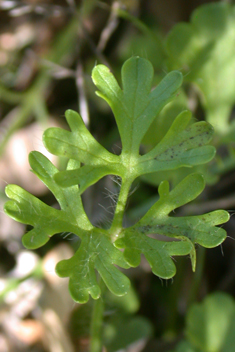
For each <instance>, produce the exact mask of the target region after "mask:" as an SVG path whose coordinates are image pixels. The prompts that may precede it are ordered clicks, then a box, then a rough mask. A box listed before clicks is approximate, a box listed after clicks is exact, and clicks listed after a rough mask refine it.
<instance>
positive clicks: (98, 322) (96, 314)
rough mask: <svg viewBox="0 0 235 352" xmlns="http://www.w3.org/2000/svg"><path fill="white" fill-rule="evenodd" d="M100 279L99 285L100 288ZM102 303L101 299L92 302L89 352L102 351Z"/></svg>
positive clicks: (100, 280)
mask: <svg viewBox="0 0 235 352" xmlns="http://www.w3.org/2000/svg"><path fill="white" fill-rule="evenodd" d="M102 282H103V281H102V279H101V278H99V283H100V285H101V286H102ZM103 312H104V302H103V298H102V297H100V298H99V299H97V300H95V301H94V304H93V312H92V317H91V327H90V350H89V351H90V352H101V351H102V336H101V335H102V325H103Z"/></svg>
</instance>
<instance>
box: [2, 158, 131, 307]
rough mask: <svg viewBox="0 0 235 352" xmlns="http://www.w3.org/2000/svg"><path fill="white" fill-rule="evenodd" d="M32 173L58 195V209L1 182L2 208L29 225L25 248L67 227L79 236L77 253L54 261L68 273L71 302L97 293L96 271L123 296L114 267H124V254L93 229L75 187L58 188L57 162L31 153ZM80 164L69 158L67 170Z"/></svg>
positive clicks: (124, 281) (123, 282)
mask: <svg viewBox="0 0 235 352" xmlns="http://www.w3.org/2000/svg"><path fill="white" fill-rule="evenodd" d="M29 161H30V165H31V167H32V169H33V172H34V173H35V174H36V175H37V176H38V177H39V178H40V179H41V180H42V181H43V182H44V183H45V184H46V185H47V187H48V188H49V189H50V190H51V191H52V193H53V194H54V195H55V197H56V199H57V200H58V202H59V204H60V207H61V210H58V209H54V208H52V207H49V206H48V205H46V204H44V203H43V202H42V201H40V200H39V199H37V198H36V197H34V196H33V195H31V194H30V193H28V192H26V191H25V190H23V189H22V188H21V187H19V186H16V185H8V186H7V187H6V194H7V196H8V197H9V198H10V199H12V200H10V201H8V202H7V203H6V204H5V208H4V210H5V212H6V213H7V214H8V215H9V216H11V217H12V218H13V219H15V220H16V221H19V222H22V223H24V224H28V225H31V226H33V227H34V228H33V229H32V230H31V231H29V232H28V233H26V234H25V235H24V236H23V240H22V241H23V244H24V246H25V247H26V248H29V249H35V248H39V247H41V246H42V245H44V244H45V243H46V242H48V240H49V239H50V237H51V236H53V235H54V234H56V233H61V232H71V233H74V234H76V235H77V236H79V237H80V238H81V239H82V241H81V245H80V247H79V249H78V251H77V252H76V254H75V255H74V256H73V257H72V258H71V259H69V260H64V261H62V262H60V263H59V264H58V265H57V272H58V274H59V275H60V276H63V277H64V276H70V291H71V295H72V297H73V298H74V300H75V301H77V302H80V303H84V302H86V301H87V300H88V298H89V294H91V296H92V297H93V298H94V299H97V298H99V295H100V288H99V285H98V283H97V280H96V273H95V270H97V271H98V272H99V273H100V275H101V277H102V278H103V280H104V282H105V283H106V284H107V286H108V287H109V289H110V290H111V291H112V292H113V293H115V294H117V295H124V294H125V293H126V292H127V289H128V287H129V280H128V279H127V277H126V276H125V275H124V274H122V273H121V272H120V271H119V270H118V269H117V268H116V267H115V266H114V264H115V265H119V266H121V267H123V268H127V267H128V265H127V263H126V262H125V261H124V259H123V254H122V252H121V251H118V250H117V249H116V248H115V247H114V246H113V245H112V243H111V240H110V238H108V237H107V235H106V234H105V233H102V232H101V230H100V232H97V231H96V229H95V228H94V227H93V226H92V225H91V223H90V221H89V220H88V218H87V216H86V213H85V211H84V209H83V205H82V201H81V197H80V195H79V189H78V186H72V187H69V188H64V189H63V188H61V187H60V186H58V184H57V183H56V182H55V180H54V175H55V174H56V173H58V170H57V169H56V167H55V166H54V165H53V164H52V163H51V162H50V161H49V160H48V159H47V158H46V157H45V156H44V155H42V154H41V153H39V152H32V153H31V154H30V156H29ZM77 167H79V163H78V162H77V161H75V160H70V162H69V163H68V167H67V169H68V170H70V171H71V170H73V168H77Z"/></svg>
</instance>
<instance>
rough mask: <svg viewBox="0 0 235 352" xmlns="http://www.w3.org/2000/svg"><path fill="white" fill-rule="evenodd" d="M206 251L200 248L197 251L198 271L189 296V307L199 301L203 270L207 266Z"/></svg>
mask: <svg viewBox="0 0 235 352" xmlns="http://www.w3.org/2000/svg"><path fill="white" fill-rule="evenodd" d="M205 258H206V249H205V248H204V247H199V248H198V251H197V269H196V272H195V274H194V276H193V282H192V284H191V289H190V292H189V296H188V307H189V306H190V305H191V304H192V303H193V302H194V301H196V299H197V295H198V291H199V287H200V284H201V281H202V276H203V270H204V266H205Z"/></svg>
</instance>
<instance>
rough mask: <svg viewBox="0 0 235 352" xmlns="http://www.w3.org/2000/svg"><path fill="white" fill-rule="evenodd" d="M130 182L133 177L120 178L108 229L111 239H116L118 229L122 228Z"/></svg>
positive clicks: (118, 232)
mask: <svg viewBox="0 0 235 352" xmlns="http://www.w3.org/2000/svg"><path fill="white" fill-rule="evenodd" d="M132 182H133V178H127V179H122V184H121V188H120V193H119V196H118V201H117V206H116V209H115V214H114V218H113V222H112V226H111V228H110V231H109V232H110V233H111V236H112V239H113V241H114V240H116V239H117V237H118V235H119V234H120V231H121V230H122V223H123V216H124V211H125V207H126V203H127V198H128V194H129V191H130V187H131V185H132Z"/></svg>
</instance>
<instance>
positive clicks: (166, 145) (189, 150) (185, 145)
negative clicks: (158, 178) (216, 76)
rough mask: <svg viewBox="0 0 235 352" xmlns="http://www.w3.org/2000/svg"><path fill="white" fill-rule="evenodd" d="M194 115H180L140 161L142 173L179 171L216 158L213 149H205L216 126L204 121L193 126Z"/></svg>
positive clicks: (184, 112) (208, 147)
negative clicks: (190, 123) (181, 168)
mask: <svg viewBox="0 0 235 352" xmlns="http://www.w3.org/2000/svg"><path fill="white" fill-rule="evenodd" d="M190 120H191V113H190V112H189V111H183V112H182V113H180V114H179V115H178V116H177V117H176V119H175V120H174V122H173V123H172V125H171V127H170V129H169V130H168V132H167V133H166V135H165V136H164V138H163V139H162V140H161V141H160V142H159V143H158V144H157V145H156V147H155V148H153V149H152V150H151V151H150V152H149V153H147V154H145V155H143V156H142V157H141V159H140V162H139V165H138V169H139V172H140V174H146V173H147V172H149V173H150V172H154V171H162V170H171V169H176V168H179V167H182V166H184V167H185V166H187V167H190V166H193V165H198V164H204V163H207V162H209V161H210V160H211V159H212V158H213V157H214V156H215V148H214V147H213V146H205V144H207V143H209V141H210V140H211V138H212V135H213V127H212V126H210V125H209V124H208V123H206V122H204V121H202V122H197V123H194V124H192V125H190V126H189V127H187V125H188V124H189V122H190Z"/></svg>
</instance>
